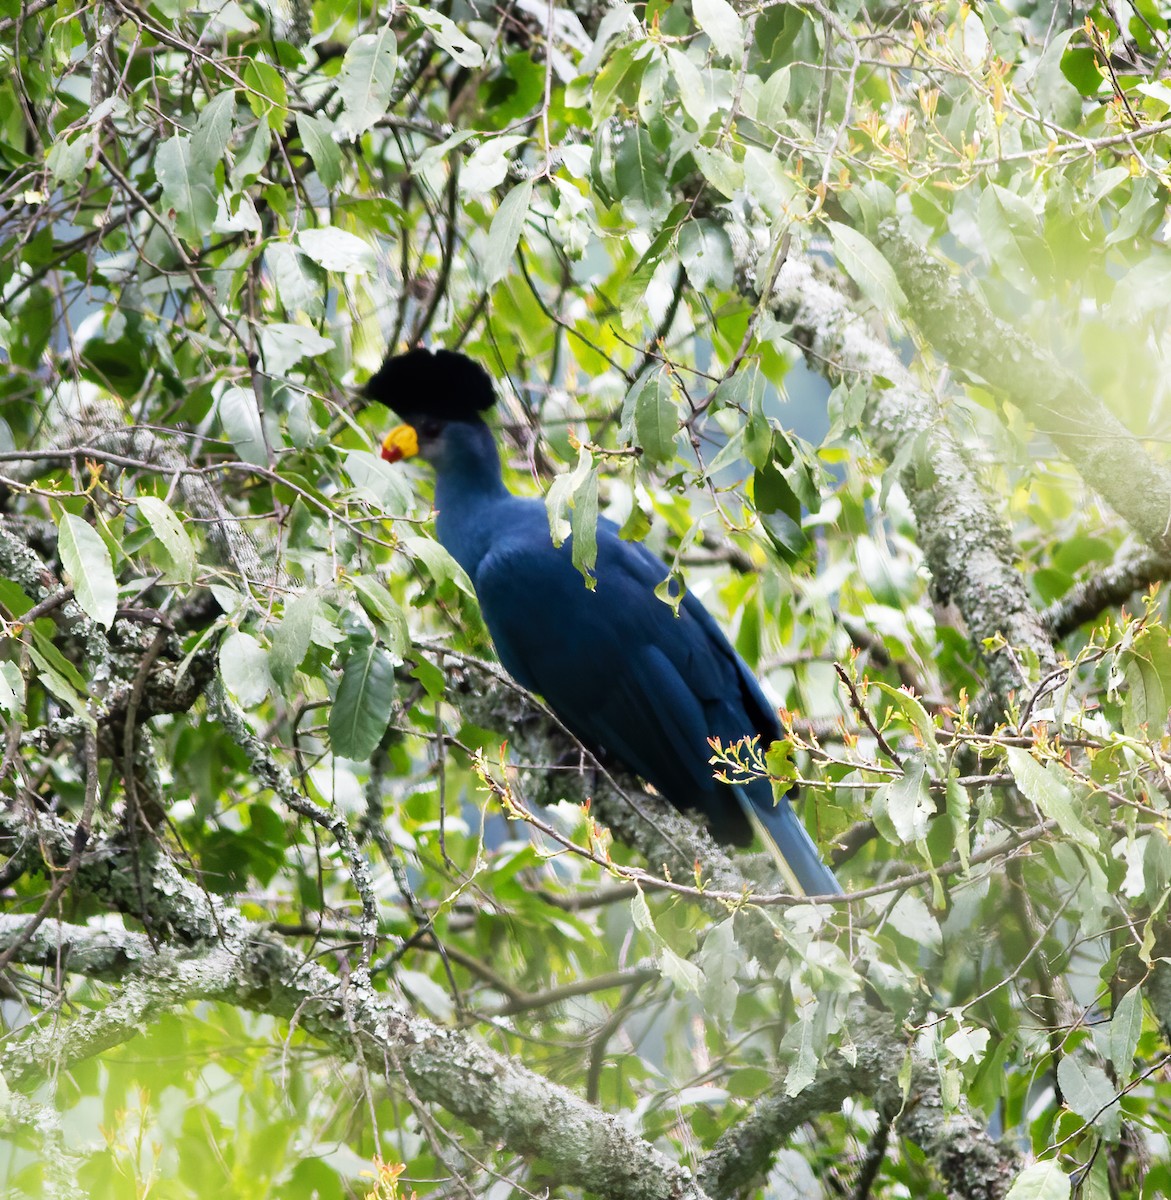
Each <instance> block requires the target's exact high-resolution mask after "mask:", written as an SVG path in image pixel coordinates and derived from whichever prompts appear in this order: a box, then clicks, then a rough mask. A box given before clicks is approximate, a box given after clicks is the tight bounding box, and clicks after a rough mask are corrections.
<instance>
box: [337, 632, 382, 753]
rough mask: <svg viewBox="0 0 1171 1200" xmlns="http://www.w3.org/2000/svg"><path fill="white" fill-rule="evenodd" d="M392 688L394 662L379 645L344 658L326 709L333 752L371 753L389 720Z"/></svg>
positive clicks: (364, 648)
mask: <svg viewBox="0 0 1171 1200" xmlns="http://www.w3.org/2000/svg"><path fill="white" fill-rule="evenodd" d="M394 690H395V688H394V663H393V662H391V659H390V655H389V654H387V653H386V651H385V650H383V649H382V648H381V647H380V646H376V645H369V646H365V647H363V648H362V649H360V650H355V651H354V652H353V653H352V654H351V655H350V656H349V658H347V659H346V661H345V664H344V666H343V667H342V679H341V683H340V684H338V689H337V696H336V697H335V698H334V702H333V707H332V708H331V709H330V713H329V740H330V745H331V746H332V747H333V752H334V753H335V754H337V755H339V756H340V757H342V758H353V759H358V760H360V761H364V760H365V759H368V758H369V757H370V755H371V754H373V753H374V750H375V748H376V747H377V746H378V743H379V742H380V741H381V740H382V735H383V734H384V733H385V732H386V727H387V725H388V724H389V723H390V714H391V709H392V708H393V705H394Z"/></svg>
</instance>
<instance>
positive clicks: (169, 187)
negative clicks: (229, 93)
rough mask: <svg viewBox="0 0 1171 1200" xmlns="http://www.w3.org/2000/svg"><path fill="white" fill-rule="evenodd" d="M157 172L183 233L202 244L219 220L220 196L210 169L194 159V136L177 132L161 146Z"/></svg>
mask: <svg viewBox="0 0 1171 1200" xmlns="http://www.w3.org/2000/svg"><path fill="white" fill-rule="evenodd" d="M155 175H156V176H157V177H158V181H159V185H160V186H161V188H162V189H163V205H164V206H165V207H166V208H167V209H168V210H169V211H170V213H171V215H172V216H173V217H174V220H175V229H176V231H177V232H178V234H179V236H180V237H181V238H183V240H184V241H186V242H188V243H189V244H191V245H198V244H199V243H200V242H202V241H203V239H204V238H205V237H206V236H207V234H209V233H210V232H211V227H212V225H213V224H214V222H215V217H216V198H215V190H214V180H213V178H212V175H211V173H210V171H209V170H208V169H207V168H206V167H203V166H201V165H200V164H199V163H196V162H193V161H192V153H191V140H190V138H188V137H186V136H185V135H183V134H176V135H175V136H174V137H170V138H167V140H166V141H165V142H163V144H162V145H161V146H159V148H158V150H157V151H156V152H155Z"/></svg>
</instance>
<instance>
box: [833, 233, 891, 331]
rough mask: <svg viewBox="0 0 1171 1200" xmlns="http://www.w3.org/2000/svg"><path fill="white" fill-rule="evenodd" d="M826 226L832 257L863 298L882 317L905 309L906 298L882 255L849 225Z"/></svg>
mask: <svg viewBox="0 0 1171 1200" xmlns="http://www.w3.org/2000/svg"><path fill="white" fill-rule="evenodd" d="M825 225H826V228H827V229H828V230H829V232H830V237H831V238H833V244H834V257H835V258H836V259H837V260H838V262H839V263H840V264H841V267H842V270H843V271H845V272H846V274H847V275H849V277H850V278H851V279H852V280H853V281H854V282H855V283H856V284H857V285H858V289H859V290H860V291H861V293H862V295H864V296H865V297H866V299H867V300H869V301H870V302H871V303H872V304H873V305H874V306H875V307H876V308H878V309H880V310H881V311H882V312H883V313H884V314H892V315H893V314H895V313H898V312H900V311H901V310H902V309H903V308H904V307H905V306H906V303H907V297H906V296H905V295H904V294H903V289H902V288H901V287H900V286H899V281H898V280H897V279H896V278H895V273H894V270H893V268H892V267H891V265H890V263H888V262H887V261H886V259H885V258H883V257H882V253H881V252H880V251H879V250H878V249H877V248H876V247H875V246H874V245H873V244H872V243H871V242H870V240H869V239H868V238H866V237H865V236H863V235H862V234H860V233H859V232H858V231H857V230H856V229H851V228H850V226H849V225H843V224H841V223H840V222H838V221H826V223H825Z"/></svg>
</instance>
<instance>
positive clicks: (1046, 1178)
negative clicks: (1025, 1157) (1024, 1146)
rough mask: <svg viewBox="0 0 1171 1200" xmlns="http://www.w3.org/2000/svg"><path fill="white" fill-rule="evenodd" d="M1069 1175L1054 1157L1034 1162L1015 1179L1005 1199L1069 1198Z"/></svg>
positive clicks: (1052, 1199)
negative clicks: (1045, 1160)
mask: <svg viewBox="0 0 1171 1200" xmlns="http://www.w3.org/2000/svg"><path fill="white" fill-rule="evenodd" d="M1069 1195H1070V1182H1069V1176H1068V1175H1067V1174H1066V1173H1065V1172H1064V1171H1063V1170H1062V1169H1061V1167H1059V1166H1058V1165H1057V1163H1055V1162H1054V1161H1053V1160H1052V1159H1050V1160H1049V1161H1048V1162H1039V1163H1033V1165H1032V1166H1031V1167H1026V1168H1025V1169H1024V1170H1023V1171H1022V1172H1021V1173H1020V1174H1019V1175H1018V1176H1017V1177H1016V1179H1015V1180H1014V1181H1013V1185H1012V1187H1010V1188H1009V1189H1008V1195H1007V1196H1006V1197H1005V1200H1069Z"/></svg>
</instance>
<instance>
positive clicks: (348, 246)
mask: <svg viewBox="0 0 1171 1200" xmlns="http://www.w3.org/2000/svg"><path fill="white" fill-rule="evenodd" d="M297 245H298V246H299V247H300V248H301V252H302V253H303V254H305V255H307V256H308V257H309V258H311V259H312V260H313V261H314V262H315V263H317V264H318V265H319V266H322V267H324V268H325V269H326V270H327V271H334V272H336V273H337V274H339V275H368V274H369V273H370V272H371V271H373V269H374V265H375V262H376V259H375V255H374V251H373V250H372V249H371V248H370V247H369V246H368V245H367V244H366V243H365V242H364V241H363V240H362V239H361V238H360V237H358V236H356V235H355V234H352V233H347V232H346V231H345V230H344V229H337V228H335V227H334V226H332V225H325V226H323V227H322V228H320V229H302V230H301V232H300V233H299V234H298V235H297Z"/></svg>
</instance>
